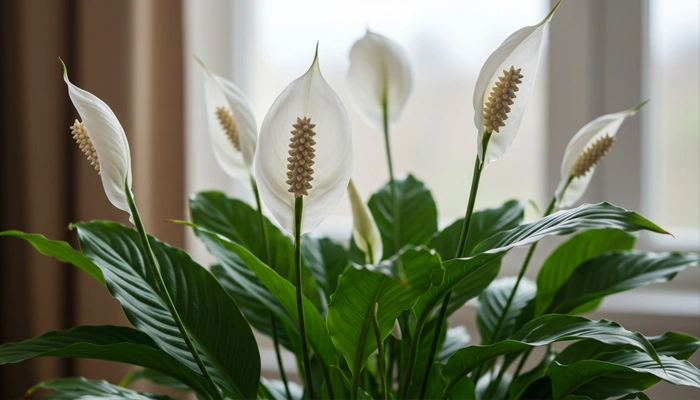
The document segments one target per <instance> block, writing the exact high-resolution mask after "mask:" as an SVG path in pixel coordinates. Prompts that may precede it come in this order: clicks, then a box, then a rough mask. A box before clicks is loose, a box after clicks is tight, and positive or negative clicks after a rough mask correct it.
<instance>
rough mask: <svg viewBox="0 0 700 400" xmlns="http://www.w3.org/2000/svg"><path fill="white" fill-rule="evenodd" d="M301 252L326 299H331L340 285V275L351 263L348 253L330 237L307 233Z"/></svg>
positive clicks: (302, 242)
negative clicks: (314, 235) (318, 236)
mask: <svg viewBox="0 0 700 400" xmlns="http://www.w3.org/2000/svg"><path fill="white" fill-rule="evenodd" d="M301 254H302V256H303V258H304V260H306V264H307V265H309V266H310V267H311V271H312V272H313V275H314V278H315V279H316V282H317V283H318V284H319V285H320V286H321V288H322V289H323V291H324V293H325V294H326V300H330V297H331V295H332V294H333V293H335V290H336V288H337V287H338V277H339V276H340V274H341V273H343V270H344V269H345V267H347V266H348V264H349V260H348V253H347V252H346V251H345V249H344V248H343V246H341V245H339V244H338V243H335V242H334V241H332V240H330V239H328V238H315V237H313V236H308V235H307V236H305V237H304V240H302V241H301Z"/></svg>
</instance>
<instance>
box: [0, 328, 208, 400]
mask: <svg viewBox="0 0 700 400" xmlns="http://www.w3.org/2000/svg"><path fill="white" fill-rule="evenodd" d="M36 357H64V358H93V359H98V360H107V361H116V362H120V363H124V364H131V365H138V366H141V367H145V368H150V369H152V370H155V371H158V372H160V373H163V374H165V375H168V376H171V377H173V378H175V379H177V380H179V381H181V382H184V383H185V384H186V385H187V386H189V387H190V388H192V390H195V391H197V392H198V393H206V392H207V390H208V386H207V382H206V380H205V379H204V377H203V376H202V375H200V374H198V373H196V372H194V371H192V370H191V369H190V368H187V367H185V366H184V365H182V364H180V363H179V362H178V361H177V360H176V359H175V358H173V357H172V356H170V355H169V354H168V353H166V352H164V351H163V350H161V349H159V348H158V346H157V345H156V343H155V342H154V341H153V340H152V339H151V338H150V337H148V335H146V334H145V333H143V332H140V331H137V330H135V329H132V328H127V327H123V326H79V327H76V328H72V329H68V330H65V331H53V332H47V333H45V334H43V335H41V336H39V337H35V338H32V339H27V340H25V341H22V342H17V343H5V344H4V345H2V346H0V365H3V364H12V363H17V362H21V361H24V360H28V359H31V358H36Z"/></svg>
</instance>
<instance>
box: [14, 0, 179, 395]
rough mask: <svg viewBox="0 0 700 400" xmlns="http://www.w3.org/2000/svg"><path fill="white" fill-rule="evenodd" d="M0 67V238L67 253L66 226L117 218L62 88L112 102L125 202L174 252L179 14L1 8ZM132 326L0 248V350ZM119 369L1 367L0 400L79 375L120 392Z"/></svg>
mask: <svg viewBox="0 0 700 400" xmlns="http://www.w3.org/2000/svg"><path fill="white" fill-rule="evenodd" d="M0 10H1V13H2V14H1V15H0V18H1V19H0V30H1V31H2V41H1V43H0V46H1V59H2V62H0V93H1V94H2V98H1V99H0V102H1V103H0V113H1V114H0V129H1V130H0V191H1V192H0V194H1V195H0V230H7V229H20V230H24V231H28V232H36V233H41V234H44V235H45V236H47V237H49V238H52V239H60V240H66V241H69V242H70V243H72V244H74V245H75V233H74V232H70V231H69V230H68V228H67V226H68V224H69V222H72V221H81V220H91V219H110V220H116V221H120V222H123V223H127V218H126V214H125V213H123V212H121V211H119V210H117V209H115V208H114V207H112V206H111V204H110V203H109V202H108V201H107V198H106V196H105V194H104V192H103V190H102V185H101V182H100V178H99V176H98V175H97V174H96V173H95V172H94V171H93V170H92V169H91V168H90V166H89V163H88V162H87V161H86V160H85V159H84V158H83V156H82V154H81V153H80V151H79V150H78V148H77V146H76V144H75V143H73V142H72V139H71V136H70V130H69V126H70V125H71V123H72V121H73V119H75V118H77V117H78V114H77V112H76V111H75V110H74V109H73V107H72V106H71V104H70V101H69V98H68V94H67V89H66V86H65V84H64V83H63V80H62V69H61V65H60V63H59V61H58V58H59V57H61V58H62V59H63V60H64V61H65V62H66V65H67V67H68V71H69V74H70V76H71V80H72V81H73V82H74V83H75V84H76V85H78V86H80V87H82V88H84V89H86V90H88V91H90V92H92V93H94V94H95V95H97V96H99V97H100V98H102V99H103V100H104V101H105V102H106V103H107V104H109V105H110V106H111V107H112V109H113V110H114V112H115V113H116V115H117V117H118V118H119V120H120V121H121V123H122V125H123V126H124V129H125V131H126V132H127V136H128V138H129V143H130V146H131V152H132V162H133V170H134V193H135V197H136V201H137V203H138V205H139V209H140V211H141V214H142V215H143V217H144V223H145V224H146V229H147V230H149V232H151V233H153V234H155V235H156V236H158V237H160V238H161V239H163V240H165V241H167V242H169V243H171V244H173V245H175V246H182V245H183V244H184V233H183V230H182V229H181V228H179V227H176V226H174V225H173V224H171V223H169V222H167V219H170V218H183V216H184V214H185V204H184V201H185V193H184V189H183V188H184V183H183V180H184V171H183V142H184V138H183V65H182V64H183V61H182V60H183V54H182V15H181V3H180V2H179V1H176V0H172V1H171V0H148V1H139V0H131V1H118V0H114V1H107V0H100V1H94V0H3V1H2V2H0ZM83 324H90V325H99V324H127V321H126V319H125V318H124V316H123V312H122V310H121V308H120V307H119V305H118V304H117V303H116V302H115V301H114V300H113V299H112V298H111V297H110V296H109V295H108V293H107V292H106V289H104V288H103V287H101V286H100V285H99V284H96V283H95V282H93V281H92V280H91V278H90V277H88V276H87V275H85V274H83V273H82V272H80V271H77V270H75V269H74V268H73V267H71V266H67V265H62V264H60V263H58V262H56V261H54V260H52V259H50V258H48V257H46V256H42V255H41V254H38V253H37V252H36V251H35V250H33V249H32V248H31V247H30V246H28V245H26V244H25V243H23V242H21V241H20V240H18V239H14V238H7V237H0V343H5V342H8V341H20V340H23V339H27V338H30V337H34V336H38V335H40V334H42V333H44V332H47V331H50V330H55V329H66V328H69V327H72V326H76V325H83ZM127 371H128V367H127V366H122V365H117V364H112V363H107V362H99V361H92V360H60V359H39V360H33V361H26V362H23V363H20V364H14V365H8V366H3V367H0V399H13V398H19V397H20V396H22V394H23V393H24V391H25V390H26V389H27V388H29V387H30V386H31V385H33V384H34V383H36V382H39V381H41V380H45V379H50V378H54V377H60V376H70V375H84V376H87V377H91V378H101V379H107V380H109V381H111V382H118V381H119V380H120V379H121V378H122V377H123V375H124V374H125V373H126V372H127Z"/></svg>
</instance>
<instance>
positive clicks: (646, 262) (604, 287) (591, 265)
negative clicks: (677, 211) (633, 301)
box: [549, 252, 700, 313]
mask: <svg viewBox="0 0 700 400" xmlns="http://www.w3.org/2000/svg"><path fill="white" fill-rule="evenodd" d="M698 263H700V256H698V255H697V254H692V253H651V252H612V253H606V254H603V255H600V256H598V257H595V258H593V259H590V260H588V261H586V262H585V263H584V264H583V265H581V266H580V267H578V268H577V269H576V270H575V271H574V272H573V273H572V274H571V277H570V278H569V279H568V280H567V281H566V283H565V284H564V285H562V286H561V288H559V290H558V291H557V293H556V295H555V296H554V299H553V300H552V304H551V305H550V307H549V309H550V310H553V312H555V313H570V312H572V311H574V310H576V309H577V308H578V307H580V306H582V305H584V304H587V303H590V302H593V301H596V300H600V299H602V298H603V297H605V296H608V295H611V294H613V293H619V292H622V291H625V290H630V289H634V288H637V287H640V286H646V285H651V284H654V283H660V282H667V281H669V280H671V279H673V278H674V277H675V276H676V274H678V273H679V272H680V271H683V270H684V269H686V268H687V267H690V266H693V265H698Z"/></svg>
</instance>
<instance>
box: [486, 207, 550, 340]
mask: <svg viewBox="0 0 700 400" xmlns="http://www.w3.org/2000/svg"><path fill="white" fill-rule="evenodd" d="M555 204H556V198H553V199H552V201H551V202H550V203H549V207H547V211H545V213H544V215H543V217H546V216H547V215H549V214H550V213H551V212H552V210H554V205H555ZM535 249H537V243H534V244H533V245H532V246H530V250H528V252H527V256H525V261H524V262H523V266H522V267H520V272H519V273H518V278H517V279H516V280H515V286H513V290H511V291H510V295H509V296H508V300H507V301H506V305H505V307H503V311H502V312H501V316H500V317H499V318H498V322H497V323H496V327H495V328H494V330H493V334H492V335H491V337H490V339H489V340H487V341H486V342H485V343H484V344H491V343H493V341H494V340H498V335H499V334H500V333H501V329H502V328H503V323H504V322H505V319H506V315H508V310H509V309H510V306H511V304H512V303H513V299H514V298H515V293H516V292H517V291H518V286H520V281H521V280H522V279H523V276H524V275H525V271H526V270H527V267H528V265H529V264H530V259H532V255H533V254H534V253H535Z"/></svg>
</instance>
